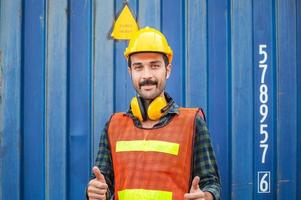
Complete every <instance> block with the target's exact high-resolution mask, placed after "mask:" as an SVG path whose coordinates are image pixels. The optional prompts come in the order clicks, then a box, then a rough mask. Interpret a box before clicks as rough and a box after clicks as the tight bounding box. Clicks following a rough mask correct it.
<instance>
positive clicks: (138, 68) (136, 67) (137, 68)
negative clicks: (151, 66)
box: [134, 65, 142, 70]
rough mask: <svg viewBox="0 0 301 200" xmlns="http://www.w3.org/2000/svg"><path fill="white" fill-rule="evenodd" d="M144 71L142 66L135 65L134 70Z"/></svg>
mask: <svg viewBox="0 0 301 200" xmlns="http://www.w3.org/2000/svg"><path fill="white" fill-rule="evenodd" d="M141 69H142V66H141V65H135V66H134V70H141Z"/></svg>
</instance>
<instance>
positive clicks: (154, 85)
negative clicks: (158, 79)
mask: <svg viewBox="0 0 301 200" xmlns="http://www.w3.org/2000/svg"><path fill="white" fill-rule="evenodd" d="M154 87H157V85H156V84H152V85H142V86H140V89H141V88H143V89H144V90H151V89H153V88H154Z"/></svg>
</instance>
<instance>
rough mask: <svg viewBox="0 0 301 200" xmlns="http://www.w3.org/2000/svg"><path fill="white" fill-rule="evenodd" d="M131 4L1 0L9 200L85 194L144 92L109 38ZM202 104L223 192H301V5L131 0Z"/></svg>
mask: <svg viewBox="0 0 301 200" xmlns="http://www.w3.org/2000/svg"><path fill="white" fill-rule="evenodd" d="M122 5H123V1H122V0H118V1H117V0H115V1H108V0H51V1H50V0H41V1H38V0H26V1H21V0H0V159H1V163H0V199H84V198H85V196H84V195H85V193H84V190H85V186H86V184H87V183H88V179H89V176H90V173H91V167H92V166H93V163H94V158H95V156H96V153H97V147H98V143H99V135H100V132H101V130H102V128H103V127H104V124H105V123H106V121H107V120H108V118H109V116H110V115H111V114H112V113H113V112H115V111H125V110H126V109H127V108H128V103H129V101H130V99H131V98H132V96H133V95H134V94H135V92H134V90H133V88H132V84H131V80H130V77H129V76H128V73H127V65H126V61H125V59H124V57H123V51H124V49H125V47H126V46H127V42H126V41H113V40H111V39H108V34H109V31H110V30H111V27H112V24H113V21H114V18H115V15H116V13H118V11H119V10H120V9H121V8H122ZM129 6H130V7H131V10H132V11H133V12H134V14H135V15H136V16H137V18H138V23H139V25H140V27H144V26H152V27H155V28H158V29H160V30H161V31H162V32H163V33H164V34H165V35H166V37H167V39H168V41H169V43H170V45H171V47H172V48H173V51H174V59H173V71H172V75H171V77H170V79H169V80H168V84H167V91H168V92H169V93H170V95H171V96H172V97H173V98H174V99H175V100H176V102H177V103H178V104H180V105H182V106H190V107H203V108H204V109H205V111H206V115H207V119H208V121H207V122H208V126H209V129H210V133H211V138H212V142H213V145H214V149H215V152H216V156H217V159H218V164H219V170H220V174H221V179H222V187H223V191H222V199H229V200H230V199H233V200H234V199H239V200H240V199H256V200H258V199H279V200H282V199H283V200H284V199H296V200H297V199H300V198H301V196H300V193H301V184H300V182H301V78H300V77H301V68H300V65H301V14H300V13H301V2H300V1H298V0H231V1H230V0H194V1H193V0H188V1H185V0H181V1H180V0H177V1H174V0H140V1H138V0H130V1H129Z"/></svg>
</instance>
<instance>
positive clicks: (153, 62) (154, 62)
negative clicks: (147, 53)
mask: <svg viewBox="0 0 301 200" xmlns="http://www.w3.org/2000/svg"><path fill="white" fill-rule="evenodd" d="M150 63H151V64H156V63H162V62H161V61H160V60H155V61H151V62H150Z"/></svg>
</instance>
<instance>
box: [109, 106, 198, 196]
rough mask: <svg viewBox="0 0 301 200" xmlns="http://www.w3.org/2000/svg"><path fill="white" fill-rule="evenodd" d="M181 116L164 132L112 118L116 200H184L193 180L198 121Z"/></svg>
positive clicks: (190, 114)
mask: <svg viewBox="0 0 301 200" xmlns="http://www.w3.org/2000/svg"><path fill="white" fill-rule="evenodd" d="M179 111H180V114H179V115H176V116H175V117H173V119H172V120H171V121H170V122H169V123H168V124H167V125H165V126H164V127H161V128H152V129H146V128H138V127H136V126H135V125H134V122H133V120H132V119H131V118H130V117H129V116H127V115H126V114H124V113H116V114H114V115H113V116H112V118H111V120H110V124H109V128H108V136H109V143H110V147H111V152H112V160H113V168H114V180H115V200H118V199H119V200H183V199H184V194H185V193H186V192H188V190H189V185H190V180H191V163H192V161H193V160H192V154H193V140H194V128H195V117H196V115H197V113H198V111H199V110H198V109H192V108H180V109H179Z"/></svg>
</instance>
